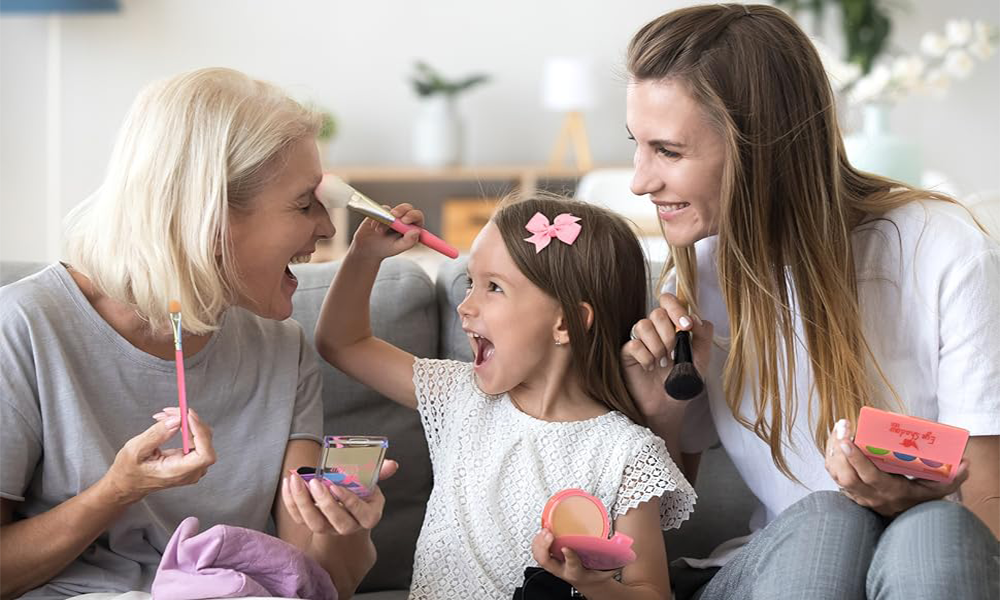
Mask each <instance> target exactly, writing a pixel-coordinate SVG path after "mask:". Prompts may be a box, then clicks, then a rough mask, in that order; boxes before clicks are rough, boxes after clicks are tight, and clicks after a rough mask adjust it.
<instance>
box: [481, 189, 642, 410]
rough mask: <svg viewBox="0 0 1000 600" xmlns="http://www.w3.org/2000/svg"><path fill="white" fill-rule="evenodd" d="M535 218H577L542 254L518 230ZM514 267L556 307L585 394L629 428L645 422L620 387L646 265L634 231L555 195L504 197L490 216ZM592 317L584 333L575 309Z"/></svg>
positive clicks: (595, 208)
mask: <svg viewBox="0 0 1000 600" xmlns="http://www.w3.org/2000/svg"><path fill="white" fill-rule="evenodd" d="M535 213H542V214H543V215H545V217H546V218H548V220H549V222H553V221H554V220H555V218H556V216H558V215H560V214H562V213H570V214H572V215H574V216H577V217H580V226H581V230H580V235H579V237H577V238H576V241H575V242H574V243H573V245H567V244H564V243H562V242H560V241H559V240H553V241H552V242H551V243H550V244H549V245H548V246H547V247H546V248H545V249H543V250H542V251H541V252H538V253H536V252H535V246H534V245H533V244H531V243H529V242H527V241H525V239H526V238H528V237H531V233H530V232H529V231H528V230H526V229H525V225H526V224H527V223H528V221H529V220H530V219H531V218H532V217H533V216H534V215H535ZM492 220H493V223H494V224H495V225H496V227H497V229H498V230H499V231H500V235H501V236H502V237H503V241H504V245H505V246H506V248H507V251H508V252H509V253H510V256H511V258H513V259H514V264H516V265H517V268H518V269H519V270H520V271H521V272H522V273H523V274H524V276H525V277H527V278H528V279H529V280H530V281H531V283H533V284H534V285H536V286H538V288H539V289H541V290H542V291H543V292H545V293H546V294H548V295H549V296H551V297H553V298H555V299H556V301H557V302H559V305H560V307H561V308H562V311H563V314H564V316H565V319H566V326H567V330H568V333H569V340H570V350H571V352H572V353H573V360H572V365H573V366H572V368H573V370H574V372H575V374H576V375H577V376H578V377H579V381H580V385H581V388H582V389H583V390H584V392H585V393H586V394H587V395H588V396H590V397H591V398H594V399H595V400H598V401H599V402H602V403H603V404H605V405H606V406H607V407H608V408H611V409H613V410H617V411H619V412H621V413H623V414H625V415H626V416H628V417H629V418H630V419H632V420H633V421H635V422H636V423H640V424H644V423H645V419H644V418H643V416H642V414H641V413H640V412H639V410H638V408H636V405H635V402H634V401H633V400H632V397H631V396H630V395H629V393H628V389H627V388H626V387H625V375H624V370H623V369H622V362H621V348H622V346H623V345H624V344H625V343H626V342H627V341H628V340H629V332H630V331H631V328H632V325H633V324H635V323H636V321H638V320H639V319H642V318H643V316H644V315H645V313H646V285H647V282H648V276H647V274H646V260H645V257H644V255H643V253H642V248H641V247H640V246H639V241H638V239H637V238H636V236H635V233H633V232H632V230H631V229H630V228H629V226H628V224H627V223H626V222H625V220H624V219H622V218H621V217H620V216H618V215H616V214H614V213H612V212H611V211H608V210H606V209H604V208H601V207H599V206H595V205H592V204H587V203H584V202H580V201H576V200H570V199H568V198H561V197H556V196H536V197H532V198H528V199H517V198H509V199H507V200H506V201H505V202H504V203H503V204H502V205H501V207H500V209H499V210H498V211H497V213H496V214H495V215H493V219H492ZM584 302H586V303H587V304H589V305H590V307H591V308H592V309H593V312H594V319H593V323H592V325H591V326H590V327H589V328H588V327H587V323H586V321H585V318H584V313H583V312H582V311H581V303H584Z"/></svg>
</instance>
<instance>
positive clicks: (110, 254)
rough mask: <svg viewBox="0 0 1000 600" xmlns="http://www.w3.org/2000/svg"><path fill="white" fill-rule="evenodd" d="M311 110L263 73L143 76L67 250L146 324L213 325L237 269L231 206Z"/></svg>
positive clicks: (309, 118) (265, 171) (297, 135)
mask: <svg viewBox="0 0 1000 600" xmlns="http://www.w3.org/2000/svg"><path fill="white" fill-rule="evenodd" d="M319 126H320V116H319V115H318V114H316V113H315V112H313V111H311V110H309V109H307V108H305V107H303V106H302V105H300V104H299V103H298V102H296V101H294V100H292V99H291V98H289V97H288V96H286V95H285V94H284V93H283V92H282V91H281V90H280V89H278V88H277V87H276V86H274V85H271V84H269V83H266V82H263V81H258V80H255V79H251V78H250V77H247V76H246V75H244V74H243V73H240V72H238V71H234V70H231V69H222V68H209V69H200V70H196V71H191V72H188V73H183V74H181V75H177V76H175V77H172V78H170V79H167V80H165V81H161V82H157V83H154V84H151V85H149V86H148V87H146V88H145V89H144V90H143V91H142V92H140V93H139V95H138V97H137V98H136V99H135V102H133V104H132V107H131V109H130V110H129V113H128V115H127V116H126V118H125V121H124V123H123V124H122V127H121V129H120V131H119V134H118V138H117V141H116V143H115V146H114V150H113V151H112V153H111V159H110V161H109V164H108V169H107V173H106V175H105V178H104V181H103V182H102V183H101V185H100V187H99V188H98V189H97V191H95V192H94V193H93V194H92V195H91V196H90V197H88V198H87V199H86V200H85V201H84V202H83V203H81V204H80V205H79V206H78V207H76V208H75V209H74V210H73V211H72V212H71V213H70V214H69V215H68V216H67V218H66V240H67V242H66V255H67V258H68V261H69V263H70V265H72V266H73V268H74V269H76V270H78V271H79V272H81V273H83V274H84V275H86V276H87V277H88V278H89V279H90V280H91V282H93V284H94V286H95V288H96V289H97V291H99V292H100V293H101V294H104V295H106V296H107V297H109V298H111V299H113V300H115V301H117V302H120V303H122V304H125V305H128V306H131V307H133V308H134V309H135V311H136V312H137V313H138V314H139V315H140V316H141V317H143V318H144V319H146V320H148V322H149V325H150V328H151V329H152V331H154V332H163V331H168V330H169V328H170V321H169V312H168V305H169V302H170V301H171V300H179V301H180V303H181V306H182V309H183V312H184V329H185V330H186V331H190V332H191V333H195V334H201V333H207V332H209V331H212V330H214V329H215V328H216V326H217V322H218V319H219V317H220V315H221V314H222V312H223V311H224V310H225V309H226V308H227V307H228V306H229V305H230V304H232V302H233V301H234V298H235V296H236V291H237V290H238V289H239V287H240V279H239V276H238V273H237V270H236V267H235V265H234V264H233V259H232V251H231V248H230V247H229V239H230V238H229V219H230V215H231V213H232V212H233V211H249V210H252V208H253V207H252V206H250V201H251V199H252V198H253V197H254V196H255V194H257V193H258V192H259V191H260V189H261V188H262V186H263V185H264V184H265V183H266V180H267V178H268V177H269V176H270V175H271V174H273V170H274V169H275V168H277V165H276V164H275V163H276V162H277V161H276V159H277V158H278V157H279V156H281V155H282V153H283V151H284V150H285V149H286V148H288V147H289V146H290V145H292V144H293V143H294V142H296V141H298V140H300V139H302V138H307V137H311V136H315V135H316V133H317V132H318V131H319Z"/></svg>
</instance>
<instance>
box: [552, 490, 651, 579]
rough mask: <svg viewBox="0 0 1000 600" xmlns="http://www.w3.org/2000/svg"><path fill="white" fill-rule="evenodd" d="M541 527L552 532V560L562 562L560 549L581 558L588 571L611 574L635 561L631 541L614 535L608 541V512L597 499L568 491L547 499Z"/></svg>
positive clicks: (609, 524) (575, 491) (628, 538)
mask: <svg viewBox="0 0 1000 600" xmlns="http://www.w3.org/2000/svg"><path fill="white" fill-rule="evenodd" d="M542 527H544V528H545V529H548V530H549V531H551V532H552V536H553V538H554V539H553V540H552V545H551V547H550V548H549V552H551V554H552V557H553V558H556V559H558V560H563V553H562V549H563V548H569V549H570V550H573V551H574V552H576V554H577V556H579V557H580V562H581V563H582V564H583V566H584V567H586V568H588V569H595V570H598V571H611V570H615V569H620V568H622V567H624V566H625V565H627V564H629V563H630V562H632V561H634V560H635V552H633V551H632V538H630V537H629V536H627V535H625V534H623V533H615V534H614V535H613V536H612V537H611V539H608V534H609V533H610V532H611V521H610V520H609V519H608V510H607V509H606V508H605V507H604V503H602V502H601V501H600V500H599V499H598V498H595V497H594V496H591V495H590V494H588V493H587V492H585V491H583V490H581V489H576V488H570V489H566V490H563V491H561V492H558V493H557V494H556V495H554V496H552V498H550V499H549V501H548V503H546V504H545V508H544V509H543V510H542Z"/></svg>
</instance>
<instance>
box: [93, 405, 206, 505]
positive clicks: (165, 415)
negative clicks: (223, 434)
mask: <svg viewBox="0 0 1000 600" xmlns="http://www.w3.org/2000/svg"><path fill="white" fill-rule="evenodd" d="M153 419H155V420H156V423H154V424H153V426H152V427H150V428H149V429H147V430H146V431H144V432H142V433H140V434H139V435H137V436H135V437H134V438H132V439H130V440H129V441H127V442H125V446H123V447H122V449H121V450H119V451H118V454H117V455H116V456H115V462H114V463H113V464H112V465H111V468H110V469H108V472H107V474H105V476H104V478H103V479H104V481H105V483H107V484H109V486H110V489H111V490H112V491H113V493H114V496H115V497H116V498H117V500H118V501H119V502H121V503H122V504H131V503H134V502H138V501H139V500H142V499H143V498H144V497H146V496H147V495H148V494H151V493H153V492H156V491H159V490H164V489H168V488H172V487H178V486H182V485H190V484H193V483H197V482H198V480H200V479H201V478H202V477H204V476H205V473H206V472H208V468H209V467H210V466H212V464H214V463H215V449H214V448H213V447H212V429H211V428H210V427H209V426H208V425H206V424H204V423H202V422H201V419H199V418H198V414H197V413H196V412H195V411H193V410H189V411H188V425H189V426H190V431H191V445H192V448H191V451H190V452H189V453H187V454H184V452H183V450H182V449H181V448H170V449H167V450H161V449H160V446H162V445H163V444H165V443H166V442H167V440H169V439H170V438H172V437H173V436H175V435H176V434H177V433H178V432H179V431H180V428H181V418H180V410H179V409H178V408H177V407H176V406H172V407H169V408H164V409H163V412H160V413H157V414H156V415H153Z"/></svg>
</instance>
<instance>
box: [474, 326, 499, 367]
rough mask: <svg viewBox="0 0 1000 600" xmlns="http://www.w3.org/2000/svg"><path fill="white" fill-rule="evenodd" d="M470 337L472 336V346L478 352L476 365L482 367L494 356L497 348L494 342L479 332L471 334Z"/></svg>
mask: <svg viewBox="0 0 1000 600" xmlns="http://www.w3.org/2000/svg"><path fill="white" fill-rule="evenodd" d="M469 337H470V338H472V347H473V350H474V351H475V353H476V360H475V363H474V365H475V366H476V367H481V366H483V365H484V364H486V362H487V361H489V360H490V359H491V358H493V352H494V350H495V349H494V347H493V342H491V341H490V340H489V339H487V338H484V337H483V336H481V335H479V334H478V333H471V334H469Z"/></svg>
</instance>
